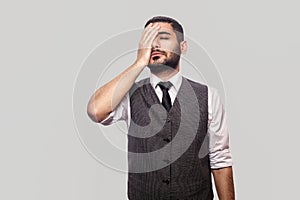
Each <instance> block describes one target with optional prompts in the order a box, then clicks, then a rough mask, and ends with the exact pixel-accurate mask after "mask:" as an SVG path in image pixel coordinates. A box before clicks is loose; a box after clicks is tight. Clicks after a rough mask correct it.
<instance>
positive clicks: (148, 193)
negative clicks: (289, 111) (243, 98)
mask: <svg viewBox="0 0 300 200" xmlns="http://www.w3.org/2000/svg"><path fill="white" fill-rule="evenodd" d="M186 51H187V42H186V41H185V40H184V32H183V28H182V26H181V25H180V24H179V23H178V22H177V21H176V20H174V19H172V18H169V17H164V16H157V17H153V18H152V19H150V20H149V21H148V22H147V23H146V25H145V29H144V31H143V33H142V36H141V39H140V42H139V50H138V53H137V59H136V61H135V62H134V63H133V64H132V65H131V66H130V67H128V68H127V69H126V70H125V71H123V72H122V73H121V74H119V75H118V76H116V77H115V78H114V79H112V80H111V81H109V82H108V83H106V84H105V85H104V86H102V87H100V88H99V89H98V90H97V91H96V92H95V94H93V96H92V97H91V99H90V101H89V104H88V115H89V116H90V118H91V119H92V120H93V121H95V122H99V123H101V124H103V125H109V124H112V123H115V122H117V121H120V120H125V121H126V122H127V125H128V170H129V174H128V198H129V199H130V200H143V199H145V200H146V199H189V200H193V199H197V200H199V199H203V200H210V199H213V192H212V183H211V173H212V174H213V177H214V181H215V185H216V189H217V193H218V196H219V199H221V200H232V199H234V184H233V175H232V158H231V154H230V151H229V141H228V137H229V136H228V129H227V124H226V116H225V112H224V109H223V106H222V104H221V101H220V97H219V95H218V93H217V92H216V90H214V89H212V88H209V87H208V86H206V85H203V84H200V83H197V82H194V81H191V80H189V79H187V78H185V77H183V76H182V75H181V74H180V72H179V71H180V55H181V53H185V52H186ZM145 67H148V68H149V69H150V71H151V74H150V78H147V79H143V80H141V81H139V82H137V83H135V81H136V79H137V77H138V76H139V74H140V73H141V72H142V71H143V69H144V68H145ZM206 136H208V137H206ZM208 138H209V139H208Z"/></svg>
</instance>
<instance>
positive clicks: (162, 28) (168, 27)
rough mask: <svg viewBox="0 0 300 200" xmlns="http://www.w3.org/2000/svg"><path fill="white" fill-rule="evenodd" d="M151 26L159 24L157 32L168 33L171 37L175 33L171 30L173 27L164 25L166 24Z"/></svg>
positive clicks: (160, 23) (167, 24)
mask: <svg viewBox="0 0 300 200" xmlns="http://www.w3.org/2000/svg"><path fill="white" fill-rule="evenodd" d="M153 24H159V26H160V29H159V31H158V32H161V31H164V32H168V33H170V34H172V35H175V31H174V29H173V27H172V25H171V24H169V23H166V22H155V23H153Z"/></svg>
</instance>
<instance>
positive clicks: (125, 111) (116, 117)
mask: <svg viewBox="0 0 300 200" xmlns="http://www.w3.org/2000/svg"><path fill="white" fill-rule="evenodd" d="M129 106H130V103H129V94H128V93H127V94H126V95H125V96H124V98H123V99H122V101H121V102H120V103H119V105H118V106H117V107H116V108H115V109H114V110H113V111H112V112H111V113H110V114H109V116H107V117H106V118H105V119H104V120H102V121H101V122H100V123H101V124H102V125H105V126H107V125H111V124H114V123H116V122H118V121H125V122H126V124H127V126H129V124H128V121H129V120H128V116H129V115H130V108H129Z"/></svg>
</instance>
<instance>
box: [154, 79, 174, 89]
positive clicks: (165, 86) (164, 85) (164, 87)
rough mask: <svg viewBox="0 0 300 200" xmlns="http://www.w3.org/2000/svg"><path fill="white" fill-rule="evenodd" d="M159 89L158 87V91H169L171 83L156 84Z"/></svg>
mask: <svg viewBox="0 0 300 200" xmlns="http://www.w3.org/2000/svg"><path fill="white" fill-rule="evenodd" d="M157 85H158V86H159V87H160V89H162V90H169V89H170V87H171V86H172V83H171V82H170V81H167V82H162V81H161V82H159V83H158V84H157Z"/></svg>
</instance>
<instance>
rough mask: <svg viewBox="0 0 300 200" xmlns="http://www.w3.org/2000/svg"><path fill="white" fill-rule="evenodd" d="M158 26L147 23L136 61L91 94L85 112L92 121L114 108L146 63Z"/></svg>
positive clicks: (101, 118)
mask: <svg viewBox="0 0 300 200" xmlns="http://www.w3.org/2000/svg"><path fill="white" fill-rule="evenodd" d="M159 28H160V27H159V25H158V24H154V25H153V24H149V25H148V26H147V27H146V28H145V29H144V31H143V34H142V37H141V39H140V42H139V50H138V53H137V59H136V61H135V62H134V63H133V64H132V65H131V66H130V67H128V68H127V69H126V70H125V71H123V72H122V73H121V74H119V75H118V76H116V77H115V78H114V79H112V80H111V81H109V82H108V83H106V84H105V85H103V86H102V87H100V88H99V89H98V90H96V92H95V93H94V94H93V95H92V96H91V98H90V100H89V103H88V106H87V113H88V115H89V117H90V118H91V119H92V120H93V121H95V122H101V121H102V120H103V119H105V118H106V117H107V116H108V115H109V114H110V113H111V112H112V111H113V110H114V109H115V108H116V106H117V105H118V104H119V103H120V102H121V100H122V99H123V97H124V96H125V95H126V93H127V92H128V91H129V89H130V88H131V87H132V85H133V84H134V82H135V80H136V78H137V77H138V76H139V74H140V73H141V72H142V71H143V69H144V68H145V67H146V66H147V65H148V63H149V59H150V56H151V48H152V43H153V40H154V39H155V37H156V35H157V33H158V30H159Z"/></svg>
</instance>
